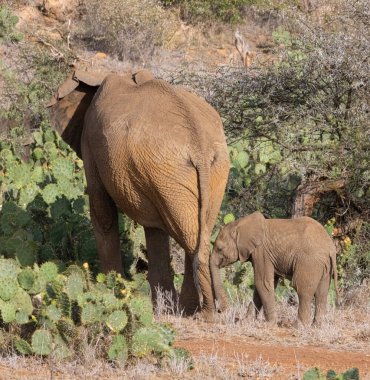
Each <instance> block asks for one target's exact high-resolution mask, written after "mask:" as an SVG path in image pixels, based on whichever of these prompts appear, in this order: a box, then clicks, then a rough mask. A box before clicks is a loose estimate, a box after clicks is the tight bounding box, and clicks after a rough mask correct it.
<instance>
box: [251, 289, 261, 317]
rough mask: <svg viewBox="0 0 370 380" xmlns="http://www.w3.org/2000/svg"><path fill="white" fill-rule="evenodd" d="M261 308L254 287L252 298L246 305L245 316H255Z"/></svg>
mask: <svg viewBox="0 0 370 380" xmlns="http://www.w3.org/2000/svg"><path fill="white" fill-rule="evenodd" d="M261 309H262V301H261V298H260V296H259V294H258V292H257V289H256V288H255V289H254V292H253V299H252V301H251V302H250V303H249V306H248V311H247V317H248V318H256V317H257V316H258V314H259V312H260V311H261Z"/></svg>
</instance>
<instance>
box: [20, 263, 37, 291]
mask: <svg viewBox="0 0 370 380" xmlns="http://www.w3.org/2000/svg"><path fill="white" fill-rule="evenodd" d="M35 278H36V276H35V273H34V271H33V270H32V269H31V268H25V269H23V270H22V272H20V273H19V274H18V283H19V285H20V286H21V287H22V288H23V289H24V290H30V289H31V288H32V286H33V284H34V282H35Z"/></svg>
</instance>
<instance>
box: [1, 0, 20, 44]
mask: <svg viewBox="0 0 370 380" xmlns="http://www.w3.org/2000/svg"><path fill="white" fill-rule="evenodd" d="M17 23H18V17H17V16H16V15H15V14H13V12H12V11H11V10H10V9H9V8H7V7H6V6H3V5H1V6H0V42H17V41H21V40H22V39H23V34H22V33H20V32H17V31H15V30H14V28H15V26H16V25H17Z"/></svg>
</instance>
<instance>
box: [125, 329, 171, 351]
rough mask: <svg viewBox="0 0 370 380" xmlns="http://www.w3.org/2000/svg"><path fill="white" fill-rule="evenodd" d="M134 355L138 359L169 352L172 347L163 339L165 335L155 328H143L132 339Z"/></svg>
mask: <svg viewBox="0 0 370 380" xmlns="http://www.w3.org/2000/svg"><path fill="white" fill-rule="evenodd" d="M131 350H132V354H133V355H135V356H137V357H143V356H147V355H150V354H151V353H163V352H169V351H170V346H169V345H168V344H167V342H166V341H165V340H164V339H163V335H162V334H161V332H160V331H158V329H156V328H154V327H142V328H141V329H139V330H137V331H136V332H135V334H134V335H133V337H132V347H131Z"/></svg>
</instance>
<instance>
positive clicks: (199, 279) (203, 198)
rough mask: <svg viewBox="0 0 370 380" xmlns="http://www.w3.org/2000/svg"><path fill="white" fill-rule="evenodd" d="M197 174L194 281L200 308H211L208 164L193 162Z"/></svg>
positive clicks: (206, 309)
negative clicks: (197, 226)
mask: <svg viewBox="0 0 370 380" xmlns="http://www.w3.org/2000/svg"><path fill="white" fill-rule="evenodd" d="M194 166H195V168H196V170H197V175H198V188H199V221H198V222H199V230H198V246H197V249H196V252H195V256H194V260H193V274H194V282H195V285H196V287H197V289H198V293H199V297H200V299H202V298H203V305H202V309H203V310H204V311H206V312H207V311H211V310H213V305H214V302H213V292H212V286H211V274H210V269H209V257H210V254H209V253H210V252H209V240H210V231H208V227H207V211H208V208H209V194H208V187H209V180H210V178H209V177H210V165H207V164H206V163H204V162H202V163H201V164H194Z"/></svg>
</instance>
